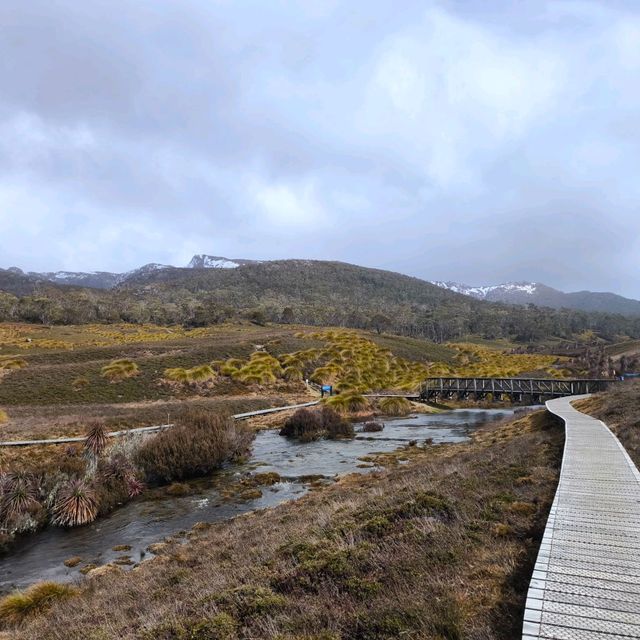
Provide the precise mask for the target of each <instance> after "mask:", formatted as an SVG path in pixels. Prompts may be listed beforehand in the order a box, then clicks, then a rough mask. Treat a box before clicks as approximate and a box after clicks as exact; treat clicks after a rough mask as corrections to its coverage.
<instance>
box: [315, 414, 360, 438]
mask: <svg viewBox="0 0 640 640" xmlns="http://www.w3.org/2000/svg"><path fill="white" fill-rule="evenodd" d="M320 419H321V422H322V428H323V430H324V431H325V432H326V435H327V438H331V439H336V438H349V437H351V436H353V435H354V430H353V425H352V424H351V423H350V422H348V421H347V420H345V419H344V418H343V417H342V416H341V415H340V414H339V413H338V412H337V411H335V410H334V409H332V408H331V407H322V409H321V410H320Z"/></svg>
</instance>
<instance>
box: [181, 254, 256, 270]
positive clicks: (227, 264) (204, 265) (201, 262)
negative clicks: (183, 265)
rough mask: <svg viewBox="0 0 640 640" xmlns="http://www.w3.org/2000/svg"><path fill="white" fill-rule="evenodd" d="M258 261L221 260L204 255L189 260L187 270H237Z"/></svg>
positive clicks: (220, 257)
mask: <svg viewBox="0 0 640 640" xmlns="http://www.w3.org/2000/svg"><path fill="white" fill-rule="evenodd" d="M257 262H259V260H245V259H244V258H234V259H233V260H231V259H229V258H223V257H222V256H208V255H206V254H204V253H200V254H197V255H195V256H193V258H191V262H189V264H188V265H187V269H237V268H238V267H240V266H241V265H243V264H255V263H257Z"/></svg>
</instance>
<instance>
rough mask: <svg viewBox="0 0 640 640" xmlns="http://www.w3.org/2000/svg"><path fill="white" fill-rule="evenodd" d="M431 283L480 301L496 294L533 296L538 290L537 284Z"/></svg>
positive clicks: (436, 281) (435, 281) (438, 281)
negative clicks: (471, 285)
mask: <svg viewBox="0 0 640 640" xmlns="http://www.w3.org/2000/svg"><path fill="white" fill-rule="evenodd" d="M430 282H431V284H435V285H436V286H437V287H440V288H442V289H448V290H449V291H454V292H455V293H461V294H463V295H465V296H471V297H472V298H477V299H478V300H485V299H486V298H487V297H488V296H489V295H491V294H496V293H505V294H513V293H521V294H526V295H530V296H533V295H535V293H536V291H537V288H538V284H537V283H536V282H506V283H504V284H493V285H487V286H484V287H470V286H469V285H466V284H460V283H459V282H443V281H441V280H431V281H430Z"/></svg>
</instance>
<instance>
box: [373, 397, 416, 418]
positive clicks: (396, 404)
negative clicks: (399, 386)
mask: <svg viewBox="0 0 640 640" xmlns="http://www.w3.org/2000/svg"><path fill="white" fill-rule="evenodd" d="M378 407H379V408H380V411H382V412H383V413H385V414H386V415H388V416H404V415H407V414H408V413H411V403H410V402H409V401H408V400H406V399H405V398H382V399H381V400H380V401H379V402H378Z"/></svg>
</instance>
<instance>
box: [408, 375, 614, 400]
mask: <svg viewBox="0 0 640 640" xmlns="http://www.w3.org/2000/svg"><path fill="white" fill-rule="evenodd" d="M611 382H615V381H614V380H609V379H600V378H598V379H585V378H576V379H572V380H562V379H559V378H450V377H449V378H445V377H439V378H428V379H427V380H425V381H424V383H423V384H422V387H421V390H420V395H421V396H422V397H427V398H428V397H435V396H442V395H452V394H460V395H464V396H466V395H471V394H475V395H478V396H486V395H487V394H490V393H491V394H493V395H494V396H495V395H505V394H506V395H513V396H524V395H533V396H554V397H557V396H568V395H578V394H584V393H594V392H596V391H603V390H604V389H606V388H607V386H608V385H609V384H610V383H611Z"/></svg>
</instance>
